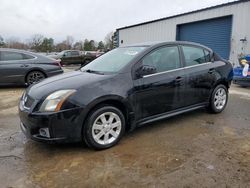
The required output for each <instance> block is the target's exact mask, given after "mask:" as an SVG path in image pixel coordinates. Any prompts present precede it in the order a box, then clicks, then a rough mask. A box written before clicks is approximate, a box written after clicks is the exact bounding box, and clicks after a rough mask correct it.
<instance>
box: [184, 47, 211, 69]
mask: <svg viewBox="0 0 250 188" xmlns="http://www.w3.org/2000/svg"><path fill="white" fill-rule="evenodd" d="M182 49H183V53H184V58H185V62H186V66H192V65H198V64H202V63H206V62H210V61H211V59H210V53H209V51H207V50H205V49H203V48H199V47H193V46H182Z"/></svg>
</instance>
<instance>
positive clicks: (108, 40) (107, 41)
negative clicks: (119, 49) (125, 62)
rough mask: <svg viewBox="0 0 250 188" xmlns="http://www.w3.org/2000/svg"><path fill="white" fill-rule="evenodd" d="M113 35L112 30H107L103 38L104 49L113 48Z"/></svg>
mask: <svg viewBox="0 0 250 188" xmlns="http://www.w3.org/2000/svg"><path fill="white" fill-rule="evenodd" d="M113 35H114V33H113V32H109V33H108V34H107V35H106V37H105V39H104V41H105V50H111V49H113V48H114V46H113Z"/></svg>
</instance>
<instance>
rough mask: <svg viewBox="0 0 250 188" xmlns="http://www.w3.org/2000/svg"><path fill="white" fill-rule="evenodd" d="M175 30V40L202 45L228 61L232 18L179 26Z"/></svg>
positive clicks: (227, 17)
mask: <svg viewBox="0 0 250 188" xmlns="http://www.w3.org/2000/svg"><path fill="white" fill-rule="evenodd" d="M177 29H178V30H177V40H180V41H191V42H197V43H200V44H203V45H205V46H208V47H209V48H211V49H213V50H214V51H215V52H217V53H218V54H219V55H220V56H221V57H223V58H224V59H229V55H230V42H231V31H232V16H226V17H220V18H215V19H210V20H205V21H199V22H193V23H188V24H181V25H178V27H177Z"/></svg>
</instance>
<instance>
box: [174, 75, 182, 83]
mask: <svg viewBox="0 0 250 188" xmlns="http://www.w3.org/2000/svg"><path fill="white" fill-rule="evenodd" d="M182 80H183V78H182V77H181V76H178V77H177V78H175V81H176V82H181V81H182Z"/></svg>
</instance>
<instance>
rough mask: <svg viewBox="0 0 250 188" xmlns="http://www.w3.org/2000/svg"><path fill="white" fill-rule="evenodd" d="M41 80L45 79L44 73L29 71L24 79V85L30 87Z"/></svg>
mask: <svg viewBox="0 0 250 188" xmlns="http://www.w3.org/2000/svg"><path fill="white" fill-rule="evenodd" d="M43 79H45V75H44V73H42V72H41V71H31V72H30V73H29V74H28V75H27V77H26V83H27V84H28V85H31V84H34V83H37V82H39V81H41V80H43Z"/></svg>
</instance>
